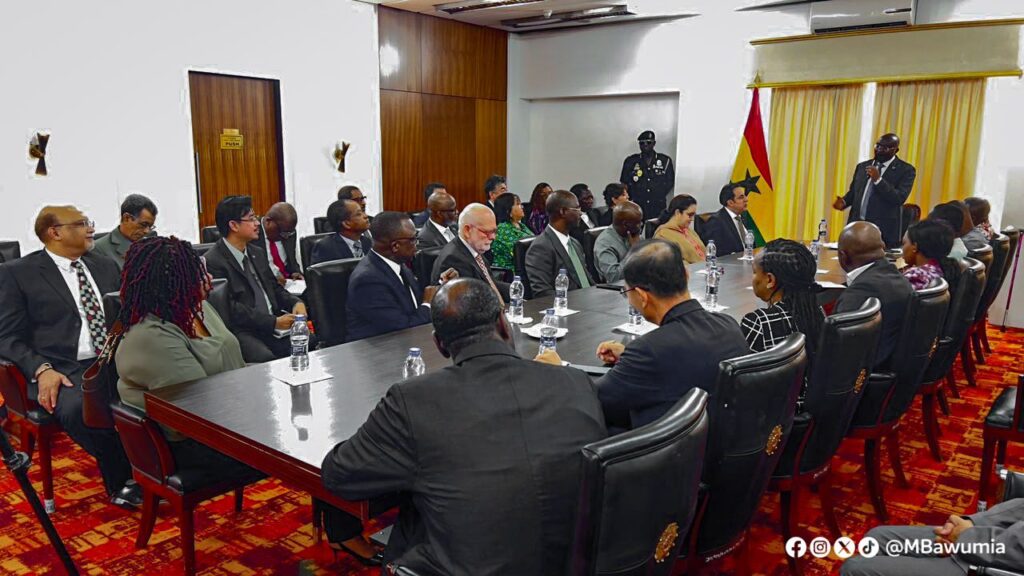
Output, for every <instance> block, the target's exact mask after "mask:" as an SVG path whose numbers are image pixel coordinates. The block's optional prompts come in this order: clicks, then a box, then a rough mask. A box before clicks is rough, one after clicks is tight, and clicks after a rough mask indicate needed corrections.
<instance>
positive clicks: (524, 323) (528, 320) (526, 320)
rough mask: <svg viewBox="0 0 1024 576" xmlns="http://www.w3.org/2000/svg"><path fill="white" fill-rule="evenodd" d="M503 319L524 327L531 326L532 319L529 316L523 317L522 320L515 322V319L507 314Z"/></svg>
mask: <svg viewBox="0 0 1024 576" xmlns="http://www.w3.org/2000/svg"><path fill="white" fill-rule="evenodd" d="M505 319H507V320H508V321H509V322H511V323H512V324H522V325H524V326H525V325H527V324H532V323H533V318H532V317H530V316H523V317H522V318H520V319H518V320H516V319H513V318H512V317H511V316H509V315H508V314H505Z"/></svg>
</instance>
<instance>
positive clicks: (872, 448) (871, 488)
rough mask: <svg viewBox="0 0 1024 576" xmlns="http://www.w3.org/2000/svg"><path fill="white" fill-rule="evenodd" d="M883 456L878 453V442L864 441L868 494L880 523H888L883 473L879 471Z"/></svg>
mask: <svg viewBox="0 0 1024 576" xmlns="http://www.w3.org/2000/svg"><path fill="white" fill-rule="evenodd" d="M880 459H881V455H880V454H879V453H878V441H877V440H875V439H873V438H869V439H865V440H864V471H865V472H866V473H867V476H868V494H870V495H871V504H872V505H873V506H874V507H875V515H876V516H878V520H879V521H880V522H887V521H888V520H889V514H888V512H886V510H885V497H884V496H883V495H882V473H881V470H880V469H879V464H880Z"/></svg>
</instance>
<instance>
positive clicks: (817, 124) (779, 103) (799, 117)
mask: <svg viewBox="0 0 1024 576" xmlns="http://www.w3.org/2000/svg"><path fill="white" fill-rule="evenodd" d="M863 98H864V86H863V85H862V84H855V85H845V86H806V87H795V88H776V89H774V90H772V103H771V119H770V121H769V135H768V138H769V140H770V142H769V145H768V149H769V153H768V157H769V158H770V159H771V167H772V177H773V180H774V182H773V184H775V195H776V203H775V231H776V236H777V237H779V238H791V239H793V240H801V241H805V240H810V239H812V238H815V237H817V234H818V223H819V222H820V221H821V219H822V218H826V219H827V220H828V223H829V236H830V238H829V239H830V240H832V241H834V240H835V239H836V238H838V237H839V230H840V229H841V228H842V226H843V224H845V222H846V213H845V212H838V211H836V210H833V209H832V202H833V201H834V200H835V197H836V196H837V195H842V194H844V193H846V189H847V187H848V186H849V184H850V175H851V171H852V170H853V167H854V166H856V165H857V161H858V150H857V149H858V146H859V143H860V132H861V118H862V106H863ZM767 240H770V238H768V239H767Z"/></svg>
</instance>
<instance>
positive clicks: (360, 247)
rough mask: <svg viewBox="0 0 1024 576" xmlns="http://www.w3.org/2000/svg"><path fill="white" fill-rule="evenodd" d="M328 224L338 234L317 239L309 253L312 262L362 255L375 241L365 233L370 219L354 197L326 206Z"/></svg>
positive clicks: (311, 263) (364, 254) (317, 262)
mask: <svg viewBox="0 0 1024 576" xmlns="http://www.w3.org/2000/svg"><path fill="white" fill-rule="evenodd" d="M327 225H328V226H330V227H331V230H333V231H334V232H335V233H334V234H331V235H330V236H325V237H323V238H321V239H319V240H317V242H316V244H314V245H313V251H312V253H311V254H310V255H309V264H310V266H312V265H313V264H319V263H320V262H327V261H330V260H344V259H346V258H362V257H363V256H366V255H367V254H369V252H370V248H371V247H372V246H373V241H372V240H370V238H369V237H368V236H367V235H366V231H367V230H369V229H370V219H369V218H368V217H367V216H366V213H365V212H363V209H362V207H360V206H359V203H358V202H356V201H355V200H335V201H334V202H331V205H330V206H328V207H327Z"/></svg>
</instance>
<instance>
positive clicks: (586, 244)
mask: <svg viewBox="0 0 1024 576" xmlns="http://www.w3.org/2000/svg"><path fill="white" fill-rule="evenodd" d="M608 228H610V226H598V227H596V228H591V229H590V230H587V231H586V232H585V233H584V234H583V254H584V256H585V258H586V260H587V269H588V270H590V275H591V276H593V277H594V279H595V280H597V281H599V282H604V276H602V275H601V271H600V270H598V269H597V256H596V255H595V254H594V243H595V242H597V237H598V236H600V235H601V232H604V231H605V230H607V229H608Z"/></svg>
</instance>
